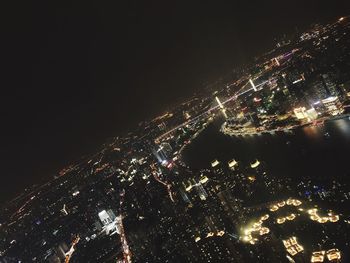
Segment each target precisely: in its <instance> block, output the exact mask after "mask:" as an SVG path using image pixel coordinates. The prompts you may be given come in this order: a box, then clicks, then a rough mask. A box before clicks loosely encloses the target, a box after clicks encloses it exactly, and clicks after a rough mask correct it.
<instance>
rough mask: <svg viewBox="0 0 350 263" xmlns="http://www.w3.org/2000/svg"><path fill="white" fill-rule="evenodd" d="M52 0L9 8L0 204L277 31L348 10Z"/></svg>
mask: <svg viewBox="0 0 350 263" xmlns="http://www.w3.org/2000/svg"><path fill="white" fill-rule="evenodd" d="M60 5H61V6H60ZM60 5H54V4H52V3H37V4H33V6H30V7H29V8H23V10H20V9H17V8H14V10H12V9H10V10H9V12H8V13H7V15H5V22H6V23H5V27H6V29H5V30H4V32H3V33H4V34H3V39H4V43H3V44H4V48H3V50H4V51H5V59H4V65H5V67H6V72H5V74H4V75H5V81H4V84H3V89H4V93H3V94H2V97H3V102H2V104H1V111H2V113H4V119H3V129H2V132H3V135H2V147H1V148H2V154H1V160H2V165H1V167H2V183H1V189H0V192H1V194H0V201H1V202H3V201H5V200H9V199H11V198H13V197H15V196H16V195H17V194H19V193H20V192H21V191H22V190H23V189H24V188H25V187H28V186H30V185H32V184H34V183H41V182H44V181H47V180H48V179H49V178H51V177H52V176H53V175H54V174H55V173H56V172H58V171H59V170H60V169H61V168H63V167H64V166H66V165H68V164H70V163H72V162H73V161H74V160H76V159H78V158H79V157H80V156H81V155H82V154H86V153H90V152H92V151H93V150H94V149H95V148H96V147H97V146H99V145H100V144H102V143H103V142H104V141H105V140H106V139H107V138H108V137H112V136H117V135H118V134H121V133H123V132H126V131H128V130H130V129H132V127H135V125H136V124H137V123H138V122H140V121H142V120H144V119H145V118H151V117H152V116H155V115H158V114H161V113H162V112H164V111H166V110H167V109H168V108H169V107H171V106H173V105H174V104H176V103H177V102H179V101H181V100H183V99H184V98H186V97H188V96H190V95H192V93H193V92H194V91H196V90H198V89H200V88H202V87H203V83H206V82H209V83H210V82H214V81H215V80H217V79H218V78H219V77H220V76H222V75H224V74H226V73H227V72H229V71H230V70H231V69H233V68H235V67H239V66H240V65H242V64H245V63H248V62H250V61H251V60H252V58H253V57H254V56H256V55H259V54H261V53H262V52H264V51H267V50H269V49H271V48H272V47H273V45H274V43H275V42H274V39H275V38H276V37H278V36H281V35H283V34H285V33H286V34H291V33H292V32H294V31H295V29H296V28H299V29H304V28H306V27H307V26H309V25H310V24H312V23H318V22H327V21H330V20H333V19H336V18H337V17H339V16H344V15H348V13H349V10H350V9H349V8H350V3H349V2H348V1H333V2H331V3H329V2H327V3H320V2H319V1H308V2H307V3H304V2H303V1H296V2H295V1H294V2H293V3H291V4H289V5H287V4H281V2H280V1H269V2H268V3H266V2H265V3H256V4H255V7H254V9H252V7H251V4H248V3H243V2H241V3H236V4H233V3H231V4H216V5H215V6H212V5H209V4H203V3H199V4H195V3H191V4H188V3H184V4H179V3H176V4H174V6H166V4H165V3H155V2H154V3H151V4H149V3H147V4H137V3H134V4H125V6H121V5H120V4H118V3H114V4H111V5H109V6H107V4H103V3H96V4H94V5H89V4H87V3H84V4H79V3H71V4H70V6H63V4H62V3H61V4H60Z"/></svg>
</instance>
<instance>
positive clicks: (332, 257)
mask: <svg viewBox="0 0 350 263" xmlns="http://www.w3.org/2000/svg"><path fill="white" fill-rule="evenodd" d="M326 254H327V258H328V260H329V261H338V260H340V259H341V253H340V251H339V249H337V248H332V249H330V250H327V252H326Z"/></svg>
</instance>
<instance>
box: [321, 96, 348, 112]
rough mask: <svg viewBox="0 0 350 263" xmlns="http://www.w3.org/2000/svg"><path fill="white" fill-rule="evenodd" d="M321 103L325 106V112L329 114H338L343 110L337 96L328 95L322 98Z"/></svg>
mask: <svg viewBox="0 0 350 263" xmlns="http://www.w3.org/2000/svg"><path fill="white" fill-rule="evenodd" d="M322 103H323V105H324V106H325V107H326V110H327V112H328V113H329V114H331V115H338V114H341V113H343V111H344V108H343V105H342V104H341V103H340V101H339V98H338V97H328V98H327V99H324V100H322Z"/></svg>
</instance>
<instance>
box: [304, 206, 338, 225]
mask: <svg viewBox="0 0 350 263" xmlns="http://www.w3.org/2000/svg"><path fill="white" fill-rule="evenodd" d="M317 211H318V210H317V208H312V209H309V210H308V211H307V212H308V214H309V215H310V219H311V220H312V221H316V222H318V223H320V224H324V223H327V222H331V223H335V222H338V221H339V215H335V214H333V213H331V212H330V213H328V216H320V215H319V214H318V213H317Z"/></svg>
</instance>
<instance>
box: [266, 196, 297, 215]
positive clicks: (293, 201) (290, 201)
mask: <svg viewBox="0 0 350 263" xmlns="http://www.w3.org/2000/svg"><path fill="white" fill-rule="evenodd" d="M301 204H302V202H301V201H300V200H298V199H288V200H286V201H281V202H279V203H276V204H274V205H272V206H270V211H271V212H275V211H277V210H278V209H280V208H281V207H284V206H285V205H289V206H300V205H301Z"/></svg>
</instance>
